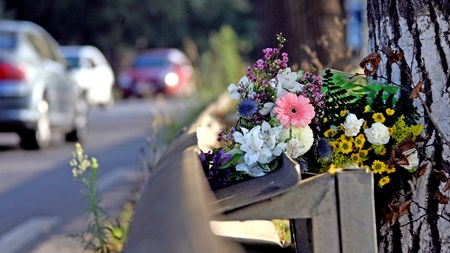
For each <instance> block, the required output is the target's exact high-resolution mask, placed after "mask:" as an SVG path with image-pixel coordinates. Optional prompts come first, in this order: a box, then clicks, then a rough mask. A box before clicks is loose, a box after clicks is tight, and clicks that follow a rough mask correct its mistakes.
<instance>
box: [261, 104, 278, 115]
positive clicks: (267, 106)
mask: <svg viewBox="0 0 450 253" xmlns="http://www.w3.org/2000/svg"><path fill="white" fill-rule="evenodd" d="M274 107H275V103H273V102H267V103H265V104H264V105H263V108H261V109H260V110H259V113H260V114H261V115H267V114H269V113H270V112H272V109H273V108H274Z"/></svg>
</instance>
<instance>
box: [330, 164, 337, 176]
mask: <svg viewBox="0 0 450 253" xmlns="http://www.w3.org/2000/svg"><path fill="white" fill-rule="evenodd" d="M328 173H330V174H331V175H334V174H336V166H335V165H334V164H331V165H330V168H329V169H328Z"/></svg>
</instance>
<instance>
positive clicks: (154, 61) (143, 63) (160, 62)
mask: <svg viewBox="0 0 450 253" xmlns="http://www.w3.org/2000/svg"><path fill="white" fill-rule="evenodd" d="M167 65H169V60H168V59H167V58H164V57H162V56H159V55H158V56H152V55H145V56H140V57H137V58H136V59H135V60H134V62H133V68H149V67H150V68H154V67H165V66H167Z"/></svg>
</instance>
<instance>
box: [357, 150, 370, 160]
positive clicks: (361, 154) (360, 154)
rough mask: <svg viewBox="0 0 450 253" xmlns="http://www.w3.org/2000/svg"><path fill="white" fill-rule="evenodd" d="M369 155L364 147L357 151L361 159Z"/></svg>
mask: <svg viewBox="0 0 450 253" xmlns="http://www.w3.org/2000/svg"><path fill="white" fill-rule="evenodd" d="M368 155H369V150H366V149H361V150H360V151H359V157H361V159H362V160H366V159H367V158H368V157H367V156H368Z"/></svg>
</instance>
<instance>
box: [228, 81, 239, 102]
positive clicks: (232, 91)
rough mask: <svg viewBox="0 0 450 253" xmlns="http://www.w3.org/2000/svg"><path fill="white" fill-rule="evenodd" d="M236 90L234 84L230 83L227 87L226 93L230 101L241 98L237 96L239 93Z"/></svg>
mask: <svg viewBox="0 0 450 253" xmlns="http://www.w3.org/2000/svg"><path fill="white" fill-rule="evenodd" d="M237 90H238V87H237V86H236V84H234V83H232V84H230V85H229V86H228V93H230V97H231V99H235V100H237V99H240V98H241V94H239V92H238V91H237Z"/></svg>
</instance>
